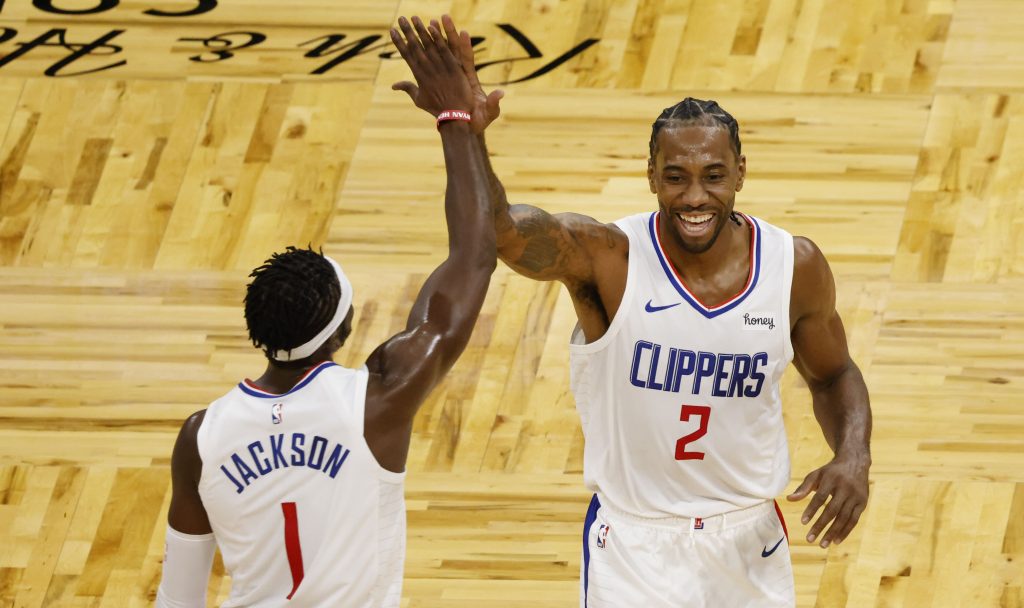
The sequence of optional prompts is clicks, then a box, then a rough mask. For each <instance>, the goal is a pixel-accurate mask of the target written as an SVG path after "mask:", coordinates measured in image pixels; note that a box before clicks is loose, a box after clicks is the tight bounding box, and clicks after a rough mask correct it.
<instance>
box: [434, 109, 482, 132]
mask: <svg viewBox="0 0 1024 608" xmlns="http://www.w3.org/2000/svg"><path fill="white" fill-rule="evenodd" d="M449 120H464V121H466V122H469V121H471V120H473V117H472V116H471V115H470V113H469V112H463V111H462V110H445V111H444V112H441V113H440V114H438V115H437V128H438V129H440V128H441V123H443V122H447V121H449Z"/></svg>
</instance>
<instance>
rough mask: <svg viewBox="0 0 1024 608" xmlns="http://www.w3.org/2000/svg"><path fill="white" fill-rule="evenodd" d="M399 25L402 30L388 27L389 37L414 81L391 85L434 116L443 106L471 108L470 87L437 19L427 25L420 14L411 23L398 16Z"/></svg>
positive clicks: (451, 108)
mask: <svg viewBox="0 0 1024 608" xmlns="http://www.w3.org/2000/svg"><path fill="white" fill-rule="evenodd" d="M398 26H399V28H401V32H399V30H398V29H396V28H391V41H392V42H394V43H395V46H396V47H397V48H398V52H399V54H401V55H402V59H404V60H405V63H406V64H408V66H409V68H410V69H411V70H412V75H413V77H414V78H416V84H413V83H412V82H408V81H403V82H396V83H395V84H393V85H391V88H392V89H394V90H400V91H405V92H406V93H408V95H409V97H411V98H412V101H413V103H415V104H416V107H418V108H422V109H423V110H426V111H427V112H429V113H430V114H431V115H433V116H435V117H436V116H437V115H438V114H440V113H441V112H443V111H445V110H461V111H463V112H472V110H473V108H474V105H475V97H474V94H473V89H472V88H471V87H470V83H469V79H468V78H467V77H466V74H465V73H464V71H463V69H462V66H460V65H459V61H458V60H457V59H456V57H455V55H453V54H452V51H451V47H450V43H449V42H448V41H446V40H445V39H444V36H443V34H442V33H441V30H440V29H439V28H438V27H437V26H436V22H433V23H431V25H430V27H429V28H428V27H427V26H425V25H424V24H423V21H422V20H420V18H419V17H413V18H412V22H411V23H410V22H409V20H408V19H406V18H405V17H400V18H399V19H398Z"/></svg>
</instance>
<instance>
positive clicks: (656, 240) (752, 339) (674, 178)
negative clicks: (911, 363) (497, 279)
mask: <svg viewBox="0 0 1024 608" xmlns="http://www.w3.org/2000/svg"><path fill="white" fill-rule="evenodd" d="M442 21H443V28H444V29H445V30H446V33H447V36H448V40H449V41H450V42H451V43H452V45H453V51H454V53H455V54H456V55H457V56H458V57H459V58H460V62H461V63H462V65H463V69H464V70H465V71H466V73H467V77H468V78H469V79H470V81H471V83H472V86H473V88H474V91H475V94H476V106H475V108H474V111H473V123H472V124H473V126H474V129H475V130H476V131H477V132H478V133H480V134H481V141H482V132H483V129H484V128H485V127H486V126H487V125H488V124H489V123H490V122H491V121H492V120H494V118H496V117H497V115H498V101H499V99H500V98H501V93H500V92H497V91H496V92H493V93H491V94H490V95H485V94H484V92H483V90H482V88H481V87H480V84H479V81H478V80H477V78H476V74H475V71H474V69H473V60H472V57H473V50H472V47H471V45H470V41H469V36H468V34H467V33H465V32H462V33H461V34H458V33H456V31H455V28H454V25H453V24H452V22H451V19H450V18H448V17H445V18H443V19H442ZM403 27H409V26H408V24H405V23H403ZM411 67H412V70H413V73H414V74H415V75H416V77H417V80H420V81H421V82H422V81H423V80H424V75H423V74H422V73H421V71H419V70H418V69H417V66H416V65H415V64H411ZM396 88H399V89H401V90H404V91H406V92H408V93H409V94H410V95H414V97H415V95H416V86H415V85H413V84H412V83H400V84H398V85H396ZM416 101H417V105H419V106H420V107H421V108H424V109H428V110H431V106H430V105H428V104H424V103H421V102H420V99H419V98H416ZM649 148H650V157H649V159H648V162H647V180H648V183H649V185H650V190H651V193H653V194H654V195H655V196H656V199H657V206H656V208H655V210H654V211H645V212H643V213H639V214H636V215H633V216H630V217H627V218H624V219H621V220H619V221H617V222H614V223H611V224H605V223H602V222H599V221H597V220H595V219H593V218H590V217H587V216H584V215H578V214H571V213H567V214H558V215H551V214H549V213H547V212H545V211H544V210H542V209H538V208H536V207H532V206H530V205H509V204H508V202H507V201H506V199H505V195H504V190H503V188H502V186H501V184H500V182H499V181H498V179H497V178H496V177H495V176H494V175H493V172H492V173H491V174H490V179H491V184H492V189H493V193H494V195H493V199H492V200H494V202H495V209H494V218H495V229H496V232H497V239H498V254H499V257H500V258H501V259H502V260H503V261H504V262H505V263H506V264H508V265H509V266H510V267H511V268H513V269H514V270H515V271H517V272H518V273H520V274H522V275H524V276H526V277H529V278H532V279H537V280H542V281H550V280H557V281H561V282H562V283H563V284H564V285H565V286H566V288H567V290H568V291H569V295H570V297H571V298H572V303H573V306H574V307H575V310H576V314H577V318H578V320H579V323H578V325H577V327H576V329H575V330H574V332H573V333H572V337H571V344H570V346H569V349H570V359H571V386H572V390H573V392H574V395H575V397H576V406H577V410H578V411H579V414H580V419H581V422H582V426H583V432H584V435H585V437H586V447H585V453H584V480H585V482H586V484H587V487H588V488H590V489H592V490H593V491H594V497H593V500H592V501H591V505H590V509H589V511H588V513H587V515H586V519H585V531H584V538H583V563H582V576H581V579H582V580H581V583H582V584H581V592H580V603H581V605H582V606H591V607H606V606H616V607H621V606H629V607H641V606H642V607H644V608H662V607H664V608H668V607H680V606H686V607H695V606H704V607H713V608H718V607H728V608H737V607H741V606H751V607H755V606H756V607H764V606H792V605H793V604H794V603H795V597H794V591H793V578H792V569H791V565H790V558H789V547H788V539H787V533H786V529H785V524H784V523H783V521H782V519H781V512H779V510H778V506H777V505H775V504H774V498H775V497H776V496H778V495H779V494H780V493H781V492H782V491H783V489H784V487H785V486H786V484H787V483H788V481H789V475H790V465H789V453H788V449H787V445H786V433H785V429H784V428H783V423H782V408H781V400H780V391H779V382H780V379H781V378H782V374H783V371H784V370H785V368H786V367H787V365H788V364H789V362H790V361H793V362H794V364H795V365H796V368H797V369H798V370H799V372H800V374H801V375H802V376H803V378H804V380H805V381H806V382H807V385H808V387H809V388H810V390H811V394H812V397H813V403H814V413H815V416H816V418H817V420H818V422H819V424H820V425H821V428H822V431H823V432H824V435H825V439H826V441H827V442H828V444H829V446H831V448H832V450H833V451H834V457H833V458H832V460H831V461H829V462H828V463H826V464H824V466H822V467H820V468H818V469H817V470H815V471H813V472H811V473H810V474H809V475H807V477H806V478H805V479H804V481H803V483H801V484H800V486H799V487H798V488H797V489H796V490H795V491H794V492H793V494H791V495H790V496H789V499H790V500H800V499H803V498H805V497H806V496H808V495H809V494H810V493H811V492H814V497H813V498H812V499H811V501H810V503H809V505H808V506H807V508H806V510H805V511H804V513H803V517H802V522H803V523H805V524H806V523H808V522H810V520H811V519H813V518H814V517H815V515H816V514H817V513H818V512H819V510H821V508H822V507H823V506H824V510H823V511H822V512H821V515H820V516H819V517H817V519H816V521H814V523H813V525H812V526H811V529H810V531H809V533H808V535H807V540H808V542H815V541H818V542H819V543H820V545H821V546H822V547H828V546H829V545H830V544H831V543H833V542H835V543H839V542H842V541H843V539H845V538H846V537H847V535H848V534H849V533H850V531H851V529H852V528H853V527H854V525H856V523H857V520H858V518H859V517H860V514H861V512H862V511H863V510H864V507H865V505H866V503H867V496H868V468H869V466H870V463H871V458H870V452H869V445H868V444H869V437H870V433H871V412H870V407H869V404H868V393H867V388H866V386H865V384H864V380H863V377H862V376H861V373H860V371H859V370H858V368H857V366H856V364H854V362H853V361H852V360H851V358H850V355H849V352H848V350H847V345H846V336H845V333H844V330H843V323H842V321H841V320H840V318H839V315H838V313H837V312H836V308H835V298H836V292H835V285H834V282H833V278H832V273H831V271H830V269H829V265H828V263H827V262H826V261H825V258H824V256H823V255H822V254H821V251H819V249H818V248H817V247H816V246H815V245H814V243H812V242H811V241H810V240H809V239H807V238H803V237H792V236H790V235H789V234H788V233H787V232H785V231H784V230H782V229H780V228H777V227H775V226H772V225H771V224H768V223H767V222H765V221H764V220H760V219H757V218H755V217H752V216H748V215H745V214H743V213H740V212H737V211H735V210H734V206H735V198H736V193H737V192H739V191H740V190H741V189H742V188H743V181H744V178H745V176H746V157H745V156H744V155H743V154H742V152H741V146H740V137H739V126H738V124H737V122H736V120H735V119H734V118H733V117H732V116H731V115H730V114H729V113H728V112H726V111H725V110H723V109H722V108H721V107H719V105H718V104H717V103H715V102H714V101H702V100H699V99H692V98H686V99H684V100H683V101H681V102H679V103H678V104H676V105H674V106H672V107H670V108H668V109H666V110H665V111H664V112H662V113H661V115H660V116H659V117H658V119H657V120H656V121H655V122H654V125H653V129H652V132H651V138H650V144H649ZM826 501H827V502H826ZM826 527H827V530H826ZM823 533H824V534H823Z"/></svg>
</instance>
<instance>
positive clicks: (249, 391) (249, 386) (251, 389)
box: [238, 361, 338, 399]
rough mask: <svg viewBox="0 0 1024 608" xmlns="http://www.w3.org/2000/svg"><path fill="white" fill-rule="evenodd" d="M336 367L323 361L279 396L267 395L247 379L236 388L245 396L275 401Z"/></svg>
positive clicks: (330, 362) (332, 362)
mask: <svg viewBox="0 0 1024 608" xmlns="http://www.w3.org/2000/svg"><path fill="white" fill-rule="evenodd" d="M336 365H338V364H337V363H335V362H334V361H324V362H323V363H321V364H320V365H317V366H316V367H314V368H313V369H311V370H309V371H308V372H306V375H305V376H303V377H302V379H301V380H299V381H298V382H296V383H295V386H293V387H292V390H290V391H288V392H287V393H281V394H280V395H279V394H276V393H268V392H267V391H265V390H263V389H261V388H259V387H258V386H256V385H255V384H253V382H252V380H249V379H248V378H246V379H245V380H243V381H241V382H239V383H238V388H240V389H242V392H243V393H245V394H246V395H252V396H253V397H262V398H264V399H277V398H279V397H284V396H285V395H291V394H292V393H294V392H295V391H297V390H299V389H301V388H302V387H304V386H306V385H307V384H309V383H310V382H312V381H313V378H316V377H317V376H318V375H319V374H320V372H322V371H324V370H325V369H327V368H328V367H334V366H336Z"/></svg>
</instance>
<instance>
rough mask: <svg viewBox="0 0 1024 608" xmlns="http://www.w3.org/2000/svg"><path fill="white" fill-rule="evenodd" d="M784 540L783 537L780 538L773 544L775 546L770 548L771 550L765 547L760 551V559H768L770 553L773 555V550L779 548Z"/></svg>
mask: <svg viewBox="0 0 1024 608" xmlns="http://www.w3.org/2000/svg"><path fill="white" fill-rule="evenodd" d="M784 540H786V537H785V536H783V537H782V538H780V539H779V542H777V543H775V546H774V547H772V548H771V549H769V548H768V545H765V547H764V549H762V550H761V557H768V556H769V555H771V554H772V553H775V550H776V549H778V548H779V545H781V544H782V541H784Z"/></svg>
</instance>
